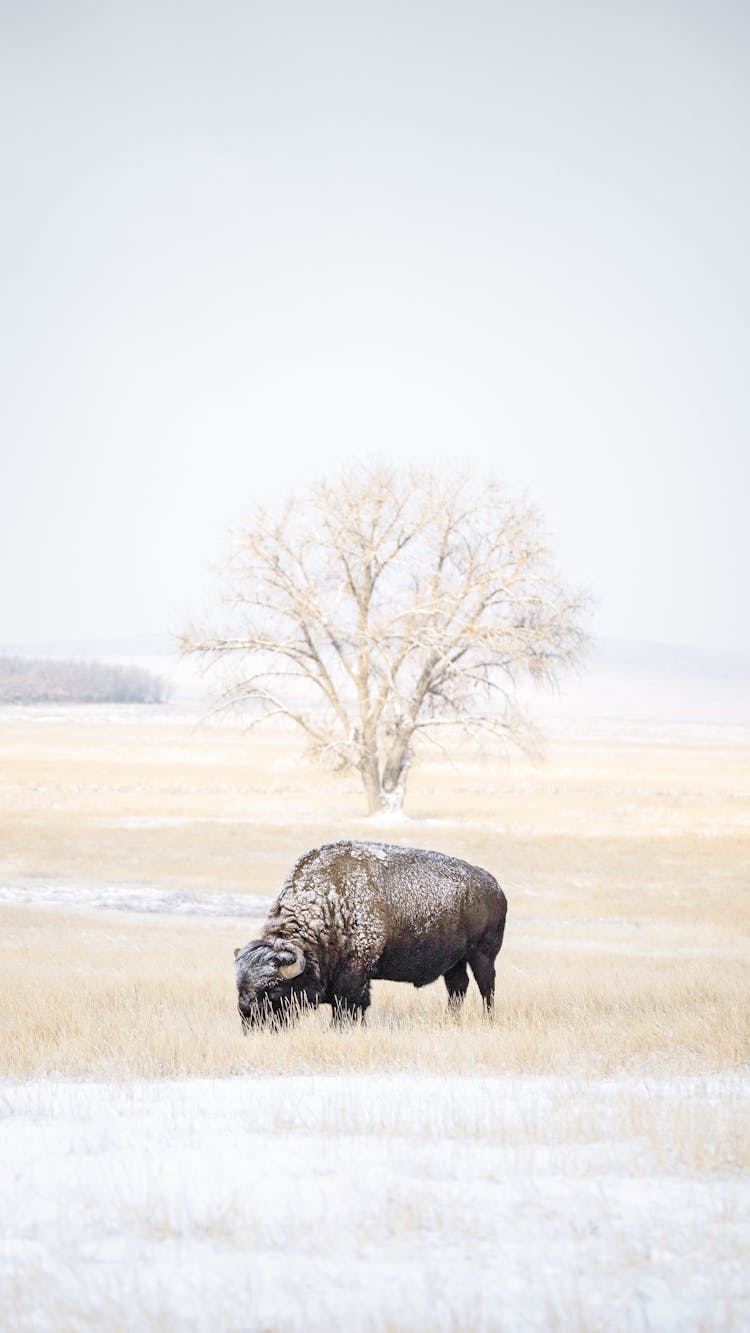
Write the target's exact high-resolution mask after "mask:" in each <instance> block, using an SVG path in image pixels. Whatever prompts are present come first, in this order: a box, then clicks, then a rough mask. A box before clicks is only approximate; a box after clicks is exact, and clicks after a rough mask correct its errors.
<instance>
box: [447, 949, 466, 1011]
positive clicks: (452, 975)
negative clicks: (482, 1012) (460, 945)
mask: <svg viewBox="0 0 750 1333" xmlns="http://www.w3.org/2000/svg"><path fill="white" fill-rule="evenodd" d="M443 980H444V982H445V984H446V987H447V990H448V1009H449V1011H450V1012H451V1013H458V1010H459V1009H460V1008H461V1005H462V1004H463V1001H464V996H465V994H466V992H467V990H468V989H469V974H468V972H467V971H466V959H465V958H462V959H461V960H460V962H458V963H454V965H453V967H449V968H448V971H447V972H444V973H443Z"/></svg>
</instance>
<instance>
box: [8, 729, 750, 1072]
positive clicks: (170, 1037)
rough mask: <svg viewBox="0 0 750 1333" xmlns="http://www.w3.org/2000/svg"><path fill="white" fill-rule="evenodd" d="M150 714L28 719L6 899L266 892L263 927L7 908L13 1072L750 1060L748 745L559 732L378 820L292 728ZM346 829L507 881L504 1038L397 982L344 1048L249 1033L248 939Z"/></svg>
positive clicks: (484, 762)
mask: <svg viewBox="0 0 750 1333" xmlns="http://www.w3.org/2000/svg"><path fill="white" fill-rule="evenodd" d="M141 719H143V713H142V712H140V713H139V712H138V710H135V712H134V713H132V712H131V713H129V712H128V710H119V711H117V710H115V711H114V713H113V712H112V710H95V709H94V710H90V709H89V710H85V709H84V710H79V711H78V712H75V711H74V713H73V714H72V715H68V716H67V717H66V716H65V714H64V713H62V714H61V713H60V711H59V710H58V712H57V713H55V712H53V713H52V714H51V716H49V715H47V714H43V715H41V716H39V717H38V718H34V715H33V713H32V714H31V717H29V716H28V714H27V715H26V716H25V717H23V718H22V719H19V720H15V721H14V719H13V714H12V713H10V716H9V714H8V712H6V714H5V716H4V717H3V719H2V721H3V729H2V734H3V755H2V770H1V771H2V791H1V793H0V795H1V796H2V802H1V804H0V810H1V811H2V816H1V820H2V822H1V824H0V847H1V848H2V852H3V855H2V861H1V862H0V883H3V884H5V885H6V886H9V887H10V888H11V889H12V886H13V885H14V884H21V885H23V886H24V887H25V888H26V890H27V892H30V893H31V894H32V896H33V889H34V885H37V886H39V885H41V884H47V883H52V884H53V885H61V886H65V885H67V886H76V885H84V886H85V885H87V884H96V883H102V882H105V883H107V884H111V885H116V886H128V885H148V886H154V887H155V888H160V889H161V890H163V891H166V892H167V893H168V892H169V891H171V890H174V891H176V890H178V889H190V890H191V891H192V892H193V893H201V894H202V893H205V894H207V895H211V894H212V893H219V892H226V891H231V892H233V893H234V894H247V919H246V920H245V919H243V918H242V917H239V918H232V919H228V918H226V917H222V916H220V915H217V916H209V917H203V918H199V917H184V916H175V915H173V916H169V915H158V914H156V915H154V914H151V915H126V914H124V913H111V912H107V913H102V912H99V913H90V912H89V913H87V912H85V911H74V912H71V911H66V912H62V911H61V910H58V909H55V908H49V907H46V908H41V907H36V908H35V907H31V906H18V905H13V904H12V903H10V904H8V905H6V906H5V907H4V908H2V920H3V938H4V967H3V973H2V981H1V982H0V986H2V994H1V995H0V1001H1V1002H2V1007H3V1013H4V1014H5V1015H6V1019H8V1020H10V1021H6V1022H5V1023H4V1025H3V1037H2V1043H1V1044H0V1070H2V1072H3V1073H4V1074H6V1076H21V1077H33V1076H35V1075H39V1074H44V1073H48V1072H50V1071H53V1070H54V1071H56V1072H58V1073H62V1074H71V1075H75V1076H81V1075H88V1074H96V1075H106V1076H114V1077H118V1076H122V1077H132V1076H136V1077H144V1076H145V1077H151V1076H154V1077H160V1076H162V1075H165V1074H168V1075H171V1076H184V1075H190V1074H203V1075H208V1074H211V1075H217V1074H221V1073H225V1072H227V1073H228V1072H232V1073H237V1072H242V1071H248V1070H257V1069H266V1070H270V1069H273V1070H275V1071H278V1070H279V1069H280V1068H281V1069H288V1070H299V1069H302V1068H304V1069H347V1068H350V1069H351V1068H358V1069H367V1070H377V1069H386V1068H405V1067H409V1068H413V1067H419V1068H423V1069H425V1070H426V1071H429V1072H435V1071H445V1070H470V1069H474V1070H482V1071H485V1072H500V1071H510V1072H516V1073H523V1072H530V1071H559V1072H568V1071H571V1070H574V1071H575V1072H577V1073H595V1074H602V1073H611V1072H614V1071H617V1070H634V1069H639V1068H642V1069H646V1070H649V1071H651V1072H664V1073H682V1072H691V1073H696V1072H702V1071H716V1070H723V1069H733V1068H739V1067H742V1066H744V1065H745V1064H746V1062H747V1059H748V1052H749V1051H750V993H749V989H748V986H747V956H748V943H749V942H750V913H749V912H748V904H749V895H748V881H749V880H750V869H749V868H750V763H749V761H748V751H747V750H746V749H745V748H744V747H743V746H742V745H741V744H738V743H737V742H736V741H733V742H730V743H726V744H724V745H722V744H720V743H717V741H716V740H715V739H708V740H704V741H701V740H700V739H697V738H696V737H695V736H692V737H689V738H688V739H687V740H685V739H684V738H679V737H674V738H672V740H671V742H665V741H663V740H662V741H661V742H660V743H654V742H644V741H641V742H632V741H627V740H623V739H621V740H619V741H618V740H616V739H612V738H608V739H604V740H599V741H597V740H588V741H585V742H578V743H574V742H572V741H569V740H568V741H566V740H558V741H557V742H556V743H555V744H554V745H553V746H551V747H550V752H549V755H548V758H547V760H546V762H545V763H544V764H533V763H531V762H530V761H528V760H525V759H522V758H519V757H516V758H513V759H505V760H504V759H502V758H500V757H498V756H492V755H485V756H482V755H481V754H478V753H473V754H471V755H469V756H467V755H463V756H462V758H461V760H460V762H454V763H452V764H449V763H446V762H444V761H443V762H435V761H433V762H431V763H427V762H426V763H424V764H423V765H422V766H421V767H419V768H418V769H417V770H416V772H415V773H414V775H413V780H412V787H411V790H410V791H409V794H408V807H407V808H408V811H409V814H410V816H411V817H410V818H409V820H407V821H401V822H395V823H393V824H391V825H388V824H387V823H380V824H376V825H375V826H374V827H373V823H372V821H368V820H365V819H363V818H362V817H361V813H360V812H361V808H362V799H361V794H360V792H359V791H358V790H357V787H356V785H354V784H353V783H352V782H351V781H346V780H343V779H341V778H338V777H334V776H332V775H327V774H321V773H320V772H319V771H318V770H315V769H313V768H311V767H310V766H309V764H308V763H307V761H306V760H305V758H304V756H303V755H301V754H300V753H299V752H298V751H297V750H296V749H295V748H294V740H293V738H292V737H290V736H289V735H288V734H286V733H283V732H276V733H274V732H271V733H268V732H266V733H253V734H252V735H250V736H248V735H246V734H243V733H242V732H241V731H239V730H237V729H231V728H218V729H217V728H208V727H200V728H196V726H195V725H194V723H193V721H192V720H191V719H190V718H187V719H186V718H185V717H184V716H183V715H182V714H180V713H179V712H175V711H170V710H168V709H167V710H155V711H154V712H149V713H147V714H146V719H145V720H141ZM338 836H354V837H357V836H359V837H373V836H375V837H382V838H384V839H390V840H393V841H400V842H407V843H411V844H414V845H418V846H433V847H437V848H440V849H441V850H444V851H448V852H452V853H455V854H457V855H460V856H464V857H466V858H467V859H469V860H472V861H474V862H476V863H479V864H482V865H485V866H487V867H488V868H489V869H491V870H492V871H493V872H494V873H495V874H496V876H497V877H498V879H499V880H500V882H501V883H502V884H503V885H504V887H505V889H506V892H507V894H508V897H509V901H510V912H509V924H508V931H507V935H506V944H505V947H504V949H503V952H502V955H501V958H500V963H499V973H498V978H499V979H498V1021H497V1022H496V1023H495V1024H494V1025H493V1026H492V1027H488V1026H487V1025H486V1024H485V1023H484V1022H483V1021H482V1018H481V1015H480V1013H479V1009H478V1005H477V1003H476V995H475V993H474V989H473V986H472V991H471V992H470V1001H471V1002H470V1003H468V1004H467V1009H466V1013H465V1014H464V1016H463V1017H462V1019H461V1021H460V1022H459V1023H458V1024H456V1023H455V1022H453V1021H450V1020H448V1019H447V1017H446V1015H445V997H444V990H443V986H442V982H439V983H437V984H436V985H435V986H434V987H430V988H427V989H426V990H424V991H420V992H416V991H414V990H413V989H412V988H410V987H405V986H395V985H390V986H389V985H388V984H387V983H376V985H375V987H374V1003H373V1007H372V1010H371V1015H370V1021H369V1025H368V1028H367V1029H366V1030H365V1031H359V1032H353V1033H347V1034H344V1035H339V1036H338V1037H337V1038H336V1039H335V1040H331V1039H330V1037H329V1034H328V1033H327V1031H326V1023H327V1018H326V1019H325V1020H324V1019H322V1018H321V1017H320V1016H311V1017H310V1018H308V1019H307V1020H306V1021H305V1022H304V1023H303V1024H302V1025H301V1026H300V1028H298V1029H297V1030H296V1031H293V1032H289V1033H285V1034H283V1035H282V1037H281V1038H280V1039H279V1038H277V1037H274V1036H272V1035H263V1034H260V1035H258V1034H253V1035H251V1036H250V1037H248V1038H243V1037H242V1035H241V1033H240V1031H239V1027H238V1020H237V1016H236V1012H235V1008H234V1004H235V1001H234V983H233V969H232V948H233V947H234V945H236V944H241V943H243V942H244V940H245V939H247V938H250V937H251V936H252V934H253V932H254V930H255V928H256V925H257V921H256V918H257V917H258V914H259V913H258V905H257V904H258V902H259V901H264V900H267V899H268V898H269V897H270V896H271V895H272V894H273V893H274V892H275V891H276V889H277V888H278V886H279V884H280V882H281V879H282V877H283V875H284V873H285V871H286V869H287V868H288V866H289V864H290V863H291V862H292V861H293V860H294V858H295V857H296V856H297V855H298V853H299V852H301V851H303V850H304V849H305V848H306V847H308V846H312V845H314V844H315V843H317V842H320V841H323V840H326V839H329V838H331V837H338ZM49 896H50V895H49V893H48V894H47V898H48V899H49ZM11 897H12V894H11ZM51 962H52V966H51V965H50V963H51ZM324 1013H325V1014H326V1015H327V1014H328V1011H327V1010H325V1011H324Z"/></svg>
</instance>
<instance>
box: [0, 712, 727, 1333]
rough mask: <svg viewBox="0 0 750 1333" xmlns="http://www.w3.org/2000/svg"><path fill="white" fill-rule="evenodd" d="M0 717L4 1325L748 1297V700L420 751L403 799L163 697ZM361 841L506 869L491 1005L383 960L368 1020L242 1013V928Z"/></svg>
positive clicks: (214, 1320)
mask: <svg viewBox="0 0 750 1333" xmlns="http://www.w3.org/2000/svg"><path fill="white" fill-rule="evenodd" d="M0 736H1V737H2V756H1V758H0V922H1V923H2V941H3V967H2V971H1V973H0V1006H1V1010H2V1015H3V1018H2V1026H1V1027H0V1078H1V1079H2V1081H0V1120H2V1124H3V1133H2V1135H0V1322H4V1323H5V1324H6V1325H7V1326H8V1327H13V1328H14V1329H19V1330H23V1331H24V1333H25V1330H29V1333H40V1331H46V1330H50V1331H51V1330H57V1329H63V1328H64V1329H66V1330H72V1331H73V1333H78V1330H84V1329H86V1330H87V1329H89V1328H100V1327H106V1328H112V1329H122V1330H128V1333H129V1331H130V1330H132V1331H133V1333H141V1330H143V1329H154V1330H156V1329H158V1330H159V1333H162V1331H163V1330H175V1333H182V1331H183V1330H192V1329H195V1330H198V1329H202V1328H204V1327H205V1326H206V1324H211V1325H212V1326H213V1327H214V1328H216V1329H217V1330H224V1329H226V1330H235V1329H236V1330H238V1331H239V1330H242V1331H247V1330H252V1331H253V1333H271V1330H276V1329H278V1328H280V1327H284V1328H286V1329H289V1330H300V1331H301V1330H305V1333H307V1331H308V1330H312V1333H317V1330H321V1333H322V1330H323V1329H325V1330H326V1333H328V1331H329V1330H342V1333H343V1330H346V1333H352V1331H356V1333H360V1330H361V1333H375V1331H376V1330H377V1331H378V1333H379V1331H380V1330H391V1331H392V1333H394V1331H395V1333H422V1330H427V1329H429V1330H432V1329H437V1330H446V1333H458V1331H459V1330H460V1333H472V1331H473V1330H477V1331H478V1333H479V1331H481V1333H498V1331H500V1333H516V1330H518V1329H526V1328H528V1329H537V1330H545V1333H546V1330H548V1329H555V1328H559V1329H566V1330H568V1329H576V1330H581V1331H582V1333H594V1331H595V1330H597V1331H599V1330H600V1331H601V1333H604V1330H607V1333H609V1330H623V1331H625V1330H628V1331H631V1330H632V1333H642V1330H648V1329H653V1330H657V1329H658V1330H659V1333H663V1331H669V1330H674V1333H677V1331H678V1330H679V1333H683V1330H685V1329H696V1330H698V1329H701V1330H714V1329H740V1328H742V1327H743V1326H745V1323H746V1315H747V1310H748V1308H750V1291H749V1290H748V1286H747V1278H746V1274H747V1271H748V1259H749V1258H750V1255H749V1254H748V1250H749V1244H748V1242H749V1241H750V1236H749V1235H748V1229H747V1225H746V1222H745V1221H744V1220H743V1219H744V1218H746V1216H747V1211H748V1189H747V1180H748V1166H750V1128H749V1127H750V1114H748V1103H749V1100H750V1077H749V1076H748V1062H749V1059H750V987H749V986H748V963H747V959H748V945H749V944H750V919H749V916H748V888H749V880H750V872H749V869H748V868H749V867H750V745H748V738H747V733H746V731H745V732H743V730H742V729H741V728H739V729H722V728H721V727H715V728H700V727H698V726H695V727H690V726H686V727H681V728H672V729H670V730H666V729H663V730H662V731H660V732H657V731H654V732H653V733H652V734H649V733H648V732H643V731H641V732H640V733H639V734H637V735H635V734H631V733H628V732H626V731H624V730H623V729H620V731H619V732H618V731H614V732H612V733H610V734H604V733H601V734H597V733H596V731H595V730H594V731H593V732H590V734H588V735H587V736H586V737H578V738H575V739H574V738H572V736H571V735H570V734H568V735H565V734H560V735H558V737H557V738H556V739H555V740H554V741H553V742H552V743H551V744H550V747H549V751H548V755H547V759H546V761H545V763H544V764H534V763H532V762H530V761H528V760H526V759H523V758H520V757H515V758H511V759H503V758H502V757H500V756H497V755H492V754H481V753H479V752H473V753H470V754H469V753H466V752H464V753H462V754H461V757H460V760H457V761H455V762H453V763H447V762H445V761H440V762H438V761H437V760H433V761H429V762H427V761H425V762H424V763H423V764H422V765H421V766H420V767H419V768H418V769H417V770H416V771H415V773H414V775H413V778H412V783H411V786H410V789H409V792H408V795H407V811H408V814H409V818H408V819H405V820H401V821H395V822H392V823H390V824H389V823H387V822H383V821H380V822H373V821H368V820H366V819H364V818H362V813H361V811H362V798H361V794H360V792H359V791H358V790H357V787H356V785H354V784H353V783H352V782H351V781H347V780H344V779H341V778H338V777H334V776H332V775H330V774H325V773H321V772H320V771H319V770H316V769H313V768H311V767H310V766H309V765H308V764H307V762H306V760H305V758H304V756H303V755H301V754H300V752H299V751H298V750H297V748H296V746H295V742H294V738H293V737H290V736H289V735H287V734H285V733H283V732H266V733H254V734H252V735H250V736H248V735H243V734H242V733H241V732H240V731H239V730H237V729H235V728H231V727H221V728H219V727H214V728H206V727H196V726H195V724H194V720H193V719H192V718H191V717H190V716H189V715H188V714H186V713H183V712H181V711H180V709H179V708H159V709H154V710H138V709H135V710H132V709H130V710H129V709H108V708H94V709H91V708H89V709H86V708H82V709H72V710H67V711H65V710H60V709H49V710H45V711H35V710H20V711H15V712H14V711H13V710H5V711H2V712H1V714H0ZM341 836H351V837H367V838H372V837H376V838H383V839H385V840H391V841H398V842H404V843H411V844H414V845H418V846H431V847H437V848H439V849H441V850H444V851H447V852H452V853H455V854H457V855H460V856H464V857H466V858H467V859H469V860H472V861H475V862H478V863H480V864H483V865H486V866H487V867H488V868H489V869H491V870H492V871H493V873H495V874H496V875H497V877H498V879H499V880H500V882H501V883H502V884H503V885H504V887H505V888H506V891H507V894H508V898H509V902H510V911H509V919H508V930H507V934H506V943H505V945H504V947H503V951H502V953H501V955H500V959H499V966H498V1011H497V1018H496V1020H495V1021H494V1022H493V1023H491V1024H488V1023H487V1022H486V1021H485V1020H484V1018H483V1016H482V1014H481V1012H480V1006H479V1003H478V996H477V993H476V990H475V988H474V986H473V983H472V987H471V989H470V992H469V996H468V1000H467V1004H466V1007H465V1010H464V1012H463V1013H462V1014H461V1016H460V1018H458V1019H454V1018H451V1017H449V1016H448V1015H447V1012H446V1004H445V991H444V988H443V985H442V982H439V983H437V984H436V985H435V986H431V987H427V988H425V989H424V990H421V991H416V990H414V989H413V988H411V987H407V986H397V985H393V984H388V983H384V982H380V983H375V985H374V987H373V991H374V996H373V1005H372V1008H371V1010H370V1014H369V1017H368V1024H367V1026H366V1027H365V1028H364V1029H362V1028H350V1029H344V1030H340V1031H337V1030H332V1029H331V1027H330V1018H329V1011H328V1010H326V1009H323V1010H322V1011H321V1012H320V1013H319V1014H310V1015H308V1016H307V1017H305V1018H304V1020H303V1021H302V1022H301V1023H300V1024H298V1025H297V1026H296V1027H294V1028H292V1029H290V1030H288V1031H282V1032H280V1033H266V1032H252V1033H250V1034H249V1035H248V1036H244V1035H243V1034H242V1031H241V1028H240V1023H239V1019H238V1016H237V1013H236V1009H235V989H234V975H233V959H232V949H233V947H234V946H235V945H236V944H241V943H243V942H244V941H245V940H246V939H248V938H250V937H251V936H252V934H253V933H254V932H255V931H256V929H257V926H258V924H259V920H260V917H261V915H262V910H263V904H264V903H265V902H266V901H267V900H268V899H269V898H270V897H271V896H272V895H273V894H274V893H275V891H276V890H277V888H278V886H279V884H280V882H281V879H282V877H283V875H284V873H285V871H286V870H287V868H288V866H289V865H290V863H291V862H292V861H293V860H294V858H295V857H296V856H297V854H298V853H299V852H300V851H302V850H304V849H305V848H307V847H309V846H312V845H314V844H316V843H318V842H321V841H324V840H327V839H330V838H332V837H341ZM94 902H100V903H101V902H109V903H112V902H115V903H119V904H120V905H121V907H123V908H125V907H127V908H129V909H131V910H104V909H103V908H101V907H99V908H97V909H94V908H93V907H92V906H91V904H92V903H94ZM56 904H60V905H56ZM153 907H158V908H160V910H158V911H153V910H147V909H148V908H153ZM199 908H200V909H201V910H200V912H199V910H198V909H199ZM136 909H137V910H136ZM230 911H231V913H232V915H229V914H228V913H229V912H230ZM280 1293H281V1294H282V1296H281V1303H280V1304H279V1301H280Z"/></svg>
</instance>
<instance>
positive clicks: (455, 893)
mask: <svg viewBox="0 0 750 1333" xmlns="http://www.w3.org/2000/svg"><path fill="white" fill-rule="evenodd" d="M506 912H507V902H506V898H505V894H504V893H503V891H502V889H501V888H500V886H499V884H498V883H497V880H495V879H494V878H493V876H492V875H490V874H489V872H488V871H486V870H482V869H480V867H478V866H472V865H469V864H468V862H466V861H459V860H457V859H456V858H455V857H452V856H445V855H443V853H442V852H430V851H421V850H418V849H417V848H414V847H396V846H392V845H390V844H388V843H380V842H350V841H342V842H333V843H327V844H326V845H325V846H323V847H316V848H314V849H313V850H312V851H309V852H306V853H305V855H304V856H301V857H300V858H299V860H298V861H297V862H296V863H295V865H294V866H293V867H292V869H291V870H290V872H289V874H288V875H287V878H286V880H285V881H284V884H283V887H282V889H281V892H280V894H279V896H278V898H277V899H276V901H275V902H274V904H273V905H272V907H271V910H270V912H269V914H268V919H267V921H266V923H265V925H264V927H263V930H262V932H261V935H260V937H259V938H258V939H255V940H251V941H250V943H249V944H246V945H245V946H244V948H242V949H235V960H236V972H237V993H238V1009H239V1013H240V1017H241V1018H242V1024H243V1027H244V1028H246V1029H247V1028H248V1027H252V1026H256V1025H258V1024H265V1025H271V1026H279V1025H280V1024H281V1023H284V1022H289V1021H291V1020H292V1019H294V1018H295V1017H296V1016H297V1015H298V1014H299V1012H300V1010H302V1009H303V1008H306V1007H308V1006H313V1007H316V1006H317V1005H319V1004H330V1005H331V1007H332V1009H333V1016H334V1020H336V1021H341V1020H342V1019H349V1018H364V1015H365V1011H366V1010H367V1008H368V1005H369V1003H370V982H371V981H372V980H373V979H383V980H388V981H408V982H411V983H412V985H414V986H426V985H428V984H429V983H430V982H431V981H436V980H437V978H438V977H440V976H442V977H444V979H445V984H446V987H447V989H448V1002H449V1005H450V1007H451V1008H452V1009H457V1008H458V1007H459V1006H460V1004H461V1003H462V1001H463V998H464V996H465V994H466V991H467V989H468V986H469V974H468V970H467V969H468V968H469V967H470V968H471V970H472V972H473V974H474V977H475V979H476V982H477V985H478V987H479V991H480V993H481V996H482V1001H483V1003H484V1008H485V1011H486V1012H488V1013H489V1012H490V1011H491V1009H492V1003H493V997H494V990H495V959H496V957H497V954H498V952H499V950H500V946H501V944H502V942H503V932H504V930H505V917H506Z"/></svg>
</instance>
